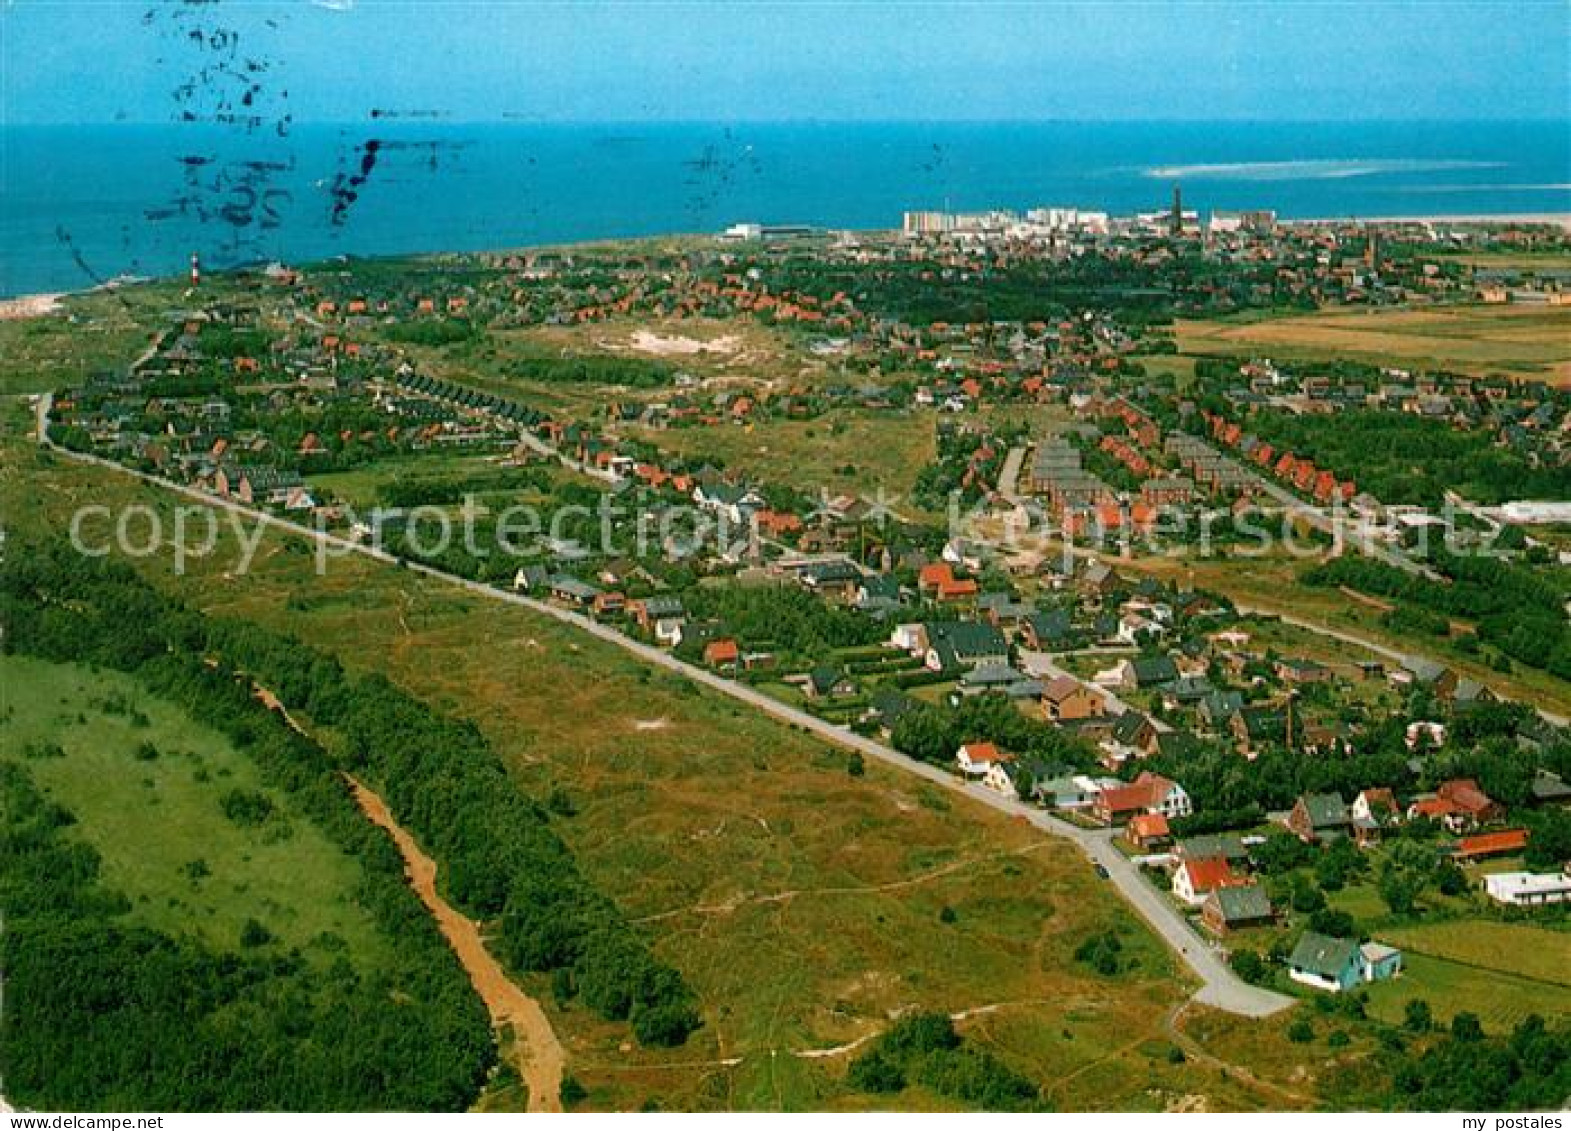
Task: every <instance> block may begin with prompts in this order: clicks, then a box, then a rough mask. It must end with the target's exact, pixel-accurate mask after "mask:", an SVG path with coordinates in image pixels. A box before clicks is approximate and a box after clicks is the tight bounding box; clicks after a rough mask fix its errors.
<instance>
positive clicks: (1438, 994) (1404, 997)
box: [1369, 952, 1571, 1033]
mask: <svg viewBox="0 0 1571 1131" xmlns="http://www.w3.org/2000/svg"><path fill="white" fill-rule="evenodd" d="M1403 964H1404V970H1403V973H1402V976H1401V977H1400V978H1396V979H1393V980H1391V981H1389V982H1377V983H1375V984H1374V985H1372V986H1370V987H1369V1013H1370V1016H1372V1017H1375V1018H1376V1019H1378V1020H1381V1021H1386V1022H1389V1023H1391V1024H1400V1023H1401V1021H1402V1016H1403V1010H1404V1008H1405V1007H1406V1005H1407V1003H1408V1002H1409V1001H1411V1000H1413V999H1414V998H1422V999H1423V1000H1425V1001H1427V1002H1428V1003H1429V1007H1430V1009H1431V1010H1432V1011H1433V1012H1434V1015H1435V1018H1436V1020H1438V1021H1440V1022H1442V1023H1445V1022H1449V1021H1450V1020H1451V1018H1452V1017H1454V1016H1455V1015H1456V1014H1458V1013H1463V1012H1467V1013H1475V1014H1477V1015H1478V1019H1479V1020H1480V1021H1481V1022H1483V1025H1484V1028H1485V1029H1486V1030H1488V1031H1489V1032H1492V1033H1505V1032H1509V1031H1510V1030H1511V1029H1512V1028H1513V1027H1514V1026H1516V1025H1518V1024H1520V1023H1521V1022H1522V1020H1523V1019H1524V1018H1526V1017H1527V1016H1529V1015H1530V1014H1534V1013H1536V1014H1538V1015H1539V1016H1540V1017H1545V1018H1548V1017H1555V1016H1564V1015H1565V1014H1566V1013H1567V1011H1571V989H1567V988H1566V987H1564V986H1556V985H1551V984H1549V983H1547V982H1538V981H1533V980H1531V979H1528V978H1519V977H1516V976H1515V975H1512V974H1506V973H1502V972H1500V971H1498V970H1483V969H1480V968H1478V967H1476V966H1465V965H1463V964H1461V963H1459V962H1451V961H1448V960H1447V959H1444V958H1432V957H1430V956H1429V955H1427V954H1418V953H1416V952H1410V953H1405V954H1404V955H1403Z"/></svg>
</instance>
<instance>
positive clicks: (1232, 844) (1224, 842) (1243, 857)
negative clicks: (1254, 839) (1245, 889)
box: [1174, 833, 1249, 868]
mask: <svg viewBox="0 0 1571 1131" xmlns="http://www.w3.org/2000/svg"><path fill="white" fill-rule="evenodd" d="M1174 851H1175V852H1176V853H1177V854H1178V857H1179V859H1181V860H1205V859H1207V858H1209V857H1213V856H1220V857H1222V858H1223V859H1225V860H1226V861H1227V862H1228V863H1229V864H1230V865H1232V866H1233V867H1234V868H1246V867H1247V866H1248V864H1249V849H1248V848H1246V847H1245V845H1244V838H1243V837H1241V836H1239V835H1238V834H1237V833H1212V834H1209V835H1206V836H1194V837H1190V838H1189V839H1187V840H1181V841H1179V842H1178V845H1177V846H1176V848H1175V849H1174Z"/></svg>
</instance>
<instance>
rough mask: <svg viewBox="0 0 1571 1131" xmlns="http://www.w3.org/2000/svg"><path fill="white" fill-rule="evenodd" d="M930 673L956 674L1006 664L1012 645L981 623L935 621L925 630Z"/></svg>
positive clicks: (998, 632) (1002, 636) (1002, 635)
mask: <svg viewBox="0 0 1571 1131" xmlns="http://www.w3.org/2000/svg"><path fill="white" fill-rule="evenodd" d="M925 628H926V632H925V636H926V639H927V655H926V659H925V662H926V664H927V667H928V669H929V670H931V671H935V672H946V671H957V670H960V669H964V668H974V667H978V666H981V665H983V664H1007V663H1008V662H1009V643H1008V641H1006V640H1005V639H1004V634H1003V633H1002V632H1000V631H998V629H996V628H994V627H993V626H992V625H990V624H983V623H980V622H978V621H934V622H933V623H931V624H928V625H926V626H925Z"/></svg>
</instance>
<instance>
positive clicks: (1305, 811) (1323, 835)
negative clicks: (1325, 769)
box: [1287, 793, 1352, 844]
mask: <svg viewBox="0 0 1571 1131" xmlns="http://www.w3.org/2000/svg"><path fill="white" fill-rule="evenodd" d="M1287 827H1288V828H1289V829H1291V830H1292V831H1293V832H1294V833H1295V834H1297V836H1298V839H1299V840H1301V841H1303V842H1304V843H1305V844H1319V843H1321V842H1323V841H1330V840H1337V839H1338V838H1340V837H1344V836H1347V835H1348V834H1349V833H1350V832H1351V831H1352V819H1351V818H1350V817H1349V816H1348V813H1347V806H1346V805H1345V804H1344V803H1343V801H1342V799H1341V798H1340V797H1338V796H1337V795H1336V794H1334V793H1306V794H1304V795H1303V796H1302V797H1300V798H1299V799H1298V800H1297V801H1296V802H1295V803H1294V804H1293V809H1292V812H1290V813H1289V814H1288V815H1287Z"/></svg>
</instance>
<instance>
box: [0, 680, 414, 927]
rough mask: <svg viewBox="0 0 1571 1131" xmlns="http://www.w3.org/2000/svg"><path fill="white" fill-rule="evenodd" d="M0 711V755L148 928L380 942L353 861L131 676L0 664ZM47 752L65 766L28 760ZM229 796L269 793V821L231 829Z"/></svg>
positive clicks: (221, 744)
mask: <svg viewBox="0 0 1571 1131" xmlns="http://www.w3.org/2000/svg"><path fill="white" fill-rule="evenodd" d="M0 704H3V706H0V719H3V721H0V749H3V750H4V751H5V755H6V756H7V757H22V758H24V759H25V763H24V764H25V765H26V768H27V771H28V773H29V774H30V775H31V776H32V778H33V780H34V781H36V782H37V783H38V785H39V787H40V788H41V789H42V790H43V791H44V792H45V793H46V794H48V795H49V796H50V797H51V798H53V799H54V800H56V801H58V802H59V803H60V804H61V805H63V806H64V807H65V808H66V809H68V810H70V812H71V813H72V814H74V815H75V816H76V818H77V821H78V824H77V826H76V827H77V829H78V831H79V832H80V834H81V835H82V836H83V837H84V838H85V839H86V840H87V841H88V842H89V843H91V844H92V845H93V847H94V848H96V849H97V850H98V852H99V853H100V854H101V855H102V857H103V879H104V881H105V882H106V884H107V885H108V887H109V888H110V889H112V890H115V891H119V892H122V893H124V894H125V895H126V897H127V898H128V899H130V900H131V902H132V905H133V907H134V913H135V915H136V916H137V917H138V918H140V919H142V920H143V921H144V922H146V923H147V925H148V926H151V927H153V928H155V929H157V930H161V931H165V932H168V933H170V934H175V935H180V934H190V933H194V934H197V935H199V936H201V938H202V939H203V941H205V942H207V943H209V944H210V945H212V946H214V947H217V948H219V949H233V948H234V947H235V946H236V945H237V943H238V940H239V938H240V932H241V929H242V928H243V927H244V926H245V923H246V921H247V920H248V919H252V918H254V919H256V920H258V921H259V922H261V923H262V924H263V925H264V926H265V927H266V928H267V929H268V930H269V931H271V932H272V933H273V935H274V936H275V937H277V938H278V939H280V940H281V941H282V942H283V943H285V944H287V945H288V946H291V947H302V948H308V949H314V948H315V947H317V946H319V945H320V943H319V939H320V937H321V936H322V935H324V934H330V935H335V936H337V937H338V938H340V939H342V940H344V942H345V943H347V944H348V945H349V948H350V951H351V953H353V954H356V955H359V956H361V957H366V956H373V957H374V956H375V955H376V954H377V953H379V951H380V948H381V947H383V946H385V945H386V940H385V939H384V938H383V937H382V936H381V935H380V934H379V933H378V932H377V930H376V927H375V925H374V924H373V922H372V921H371V919H370V917H369V915H367V914H365V913H364V912H362V911H361V910H360V909H359V907H358V905H357V903H356V885H357V884H358V883H359V882H360V873H359V868H358V866H357V865H356V864H355V862H354V861H352V860H351V859H350V858H349V857H347V856H345V855H344V854H343V852H342V851H340V850H339V849H338V848H337V847H336V846H335V845H334V844H333V843H332V842H331V841H330V840H328V839H327V837H326V836H325V835H323V834H322V833H321V832H320V831H319V830H318V829H317V828H316V827H315V826H314V825H312V824H311V823H310V822H309V821H307V820H305V819H302V818H300V817H298V816H296V815H295V814H292V813H291V812H290V808H289V801H288V799H287V797H286V796H285V795H283V794H281V793H279V792H278V791H276V790H271V789H268V788H266V787H264V786H262V785H261V784H260V782H259V779H258V774H257V771H256V768H255V767H254V766H253V765H252V763H251V762H250V760H249V759H247V758H246V757H245V756H244V755H243V754H241V753H240V752H239V751H237V750H236V749H235V748H234V747H233V746H232V745H231V744H230V743H229V741H228V740H227V739H226V738H224V736H222V735H220V734H218V733H217V732H216V731H213V730H210V729H208V728H207V727H205V726H202V725H200V724H198V723H196V722H194V721H193V720H192V719H190V718H189V717H188V716H187V715H185V714H184V713H183V712H182V711H180V710H179V709H178V708H176V707H175V706H173V705H172V704H169V703H166V702H164V701H162V700H159V699H156V698H154V697H152V696H151V695H149V694H148V693H147V692H146V691H144V690H142V688H141V686H140V685H139V684H138V683H137V682H136V681H135V680H134V679H132V678H130V677H129V676H125V675H121V674H120V673H117V672H108V671H89V670H88V669H86V668H80V667H73V666H70V665H63V664H51V663H47V662H45V661H42V660H37V659H34V658H32V657H24V656H3V657H0ZM46 743H58V744H59V746H60V747H61V748H62V749H63V751H64V756H63V757H26V756H25V754H24V751H26V750H27V749H28V748H29V747H32V748H34V749H35V750H36V749H37V748H39V747H41V746H42V745H44V744H46ZM144 744H151V746H152V748H153V750H156V752H157V753H156V756H154V757H147V754H148V750H147V748H146V746H145V745H144ZM139 750H140V751H141V756H139V754H138V751H139ZM235 791H241V792H243V793H246V794H252V793H261V794H262V795H264V796H265V797H267V798H268V800H269V801H270V802H271V803H272V804H273V806H274V810H273V812H272V814H271V815H270V816H269V817H268V818H267V819H266V820H265V821H264V822H262V823H261V824H259V825H249V826H248V825H243V824H238V823H236V822H235V821H233V820H231V819H230V818H229V817H227V816H226V815H225V813H224V810H223V800H224V798H225V796H226V795H228V794H231V793H233V792H235ZM324 953H325V952H324Z"/></svg>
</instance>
